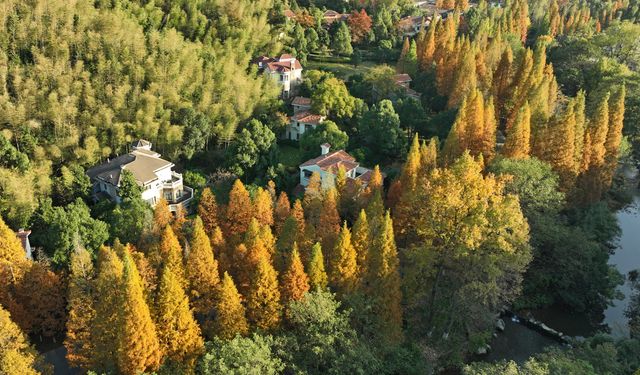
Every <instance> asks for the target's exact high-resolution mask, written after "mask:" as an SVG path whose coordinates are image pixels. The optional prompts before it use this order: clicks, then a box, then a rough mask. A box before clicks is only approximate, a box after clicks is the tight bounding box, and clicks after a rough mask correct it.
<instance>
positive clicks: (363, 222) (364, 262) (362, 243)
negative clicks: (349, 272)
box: [352, 210, 371, 283]
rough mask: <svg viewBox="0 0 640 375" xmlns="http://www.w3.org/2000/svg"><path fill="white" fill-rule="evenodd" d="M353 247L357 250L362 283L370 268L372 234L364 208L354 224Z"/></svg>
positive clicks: (359, 274)
mask: <svg viewBox="0 0 640 375" xmlns="http://www.w3.org/2000/svg"><path fill="white" fill-rule="evenodd" d="M352 242H353V248H354V249H355V251H356V263H357V269H358V279H359V283H362V281H363V279H364V277H365V275H366V274H367V268H368V257H369V247H370V246H371V235H370V229H369V221H368V220H367V214H366V212H365V211H364V210H360V214H359V215H358V219H357V220H356V223H355V224H354V225H353V237H352Z"/></svg>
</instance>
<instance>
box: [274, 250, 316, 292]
mask: <svg viewBox="0 0 640 375" xmlns="http://www.w3.org/2000/svg"><path fill="white" fill-rule="evenodd" d="M280 288H281V290H282V301H283V302H284V303H285V304H286V303H289V301H298V300H300V299H302V297H303V296H304V294H305V293H306V292H308V291H309V279H308V277H307V274H306V273H305V272H304V266H303V265H302V260H300V254H299V253H298V246H297V245H296V244H295V243H294V244H293V250H292V251H291V255H290V256H289V265H288V267H287V270H286V271H285V272H284V274H283V275H282V282H281V283H280Z"/></svg>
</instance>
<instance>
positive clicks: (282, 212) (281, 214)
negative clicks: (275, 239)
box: [273, 191, 291, 236]
mask: <svg viewBox="0 0 640 375" xmlns="http://www.w3.org/2000/svg"><path fill="white" fill-rule="evenodd" d="M273 215H274V218H273V220H274V227H275V232H276V235H278V236H279V235H280V233H281V232H282V226H283V225H284V221H285V220H287V218H288V217H289V215H291V203H290V202H289V197H288V196H287V193H285V192H284V191H283V192H280V195H279V196H278V200H277V201H276V207H275V208H274V211H273Z"/></svg>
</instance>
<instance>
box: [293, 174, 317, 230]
mask: <svg viewBox="0 0 640 375" xmlns="http://www.w3.org/2000/svg"><path fill="white" fill-rule="evenodd" d="M302 207H303V208H304V214H305V218H306V219H307V223H309V224H310V225H312V226H314V227H316V226H317V225H318V223H319V222H320V211H321V210H322V182H321V179H320V173H318V172H313V173H312V174H311V177H310V178H309V184H308V185H307V187H306V188H305V190H304V199H303V201H302ZM294 209H295V207H294Z"/></svg>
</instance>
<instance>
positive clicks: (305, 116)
mask: <svg viewBox="0 0 640 375" xmlns="http://www.w3.org/2000/svg"><path fill="white" fill-rule="evenodd" d="M291 120H295V121H298V122H303V123H305V124H311V125H318V124H319V123H321V122H322V120H324V116H322V115H317V114H315V113H311V112H310V111H302V112H298V113H296V114H295V115H293V116H291Z"/></svg>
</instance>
